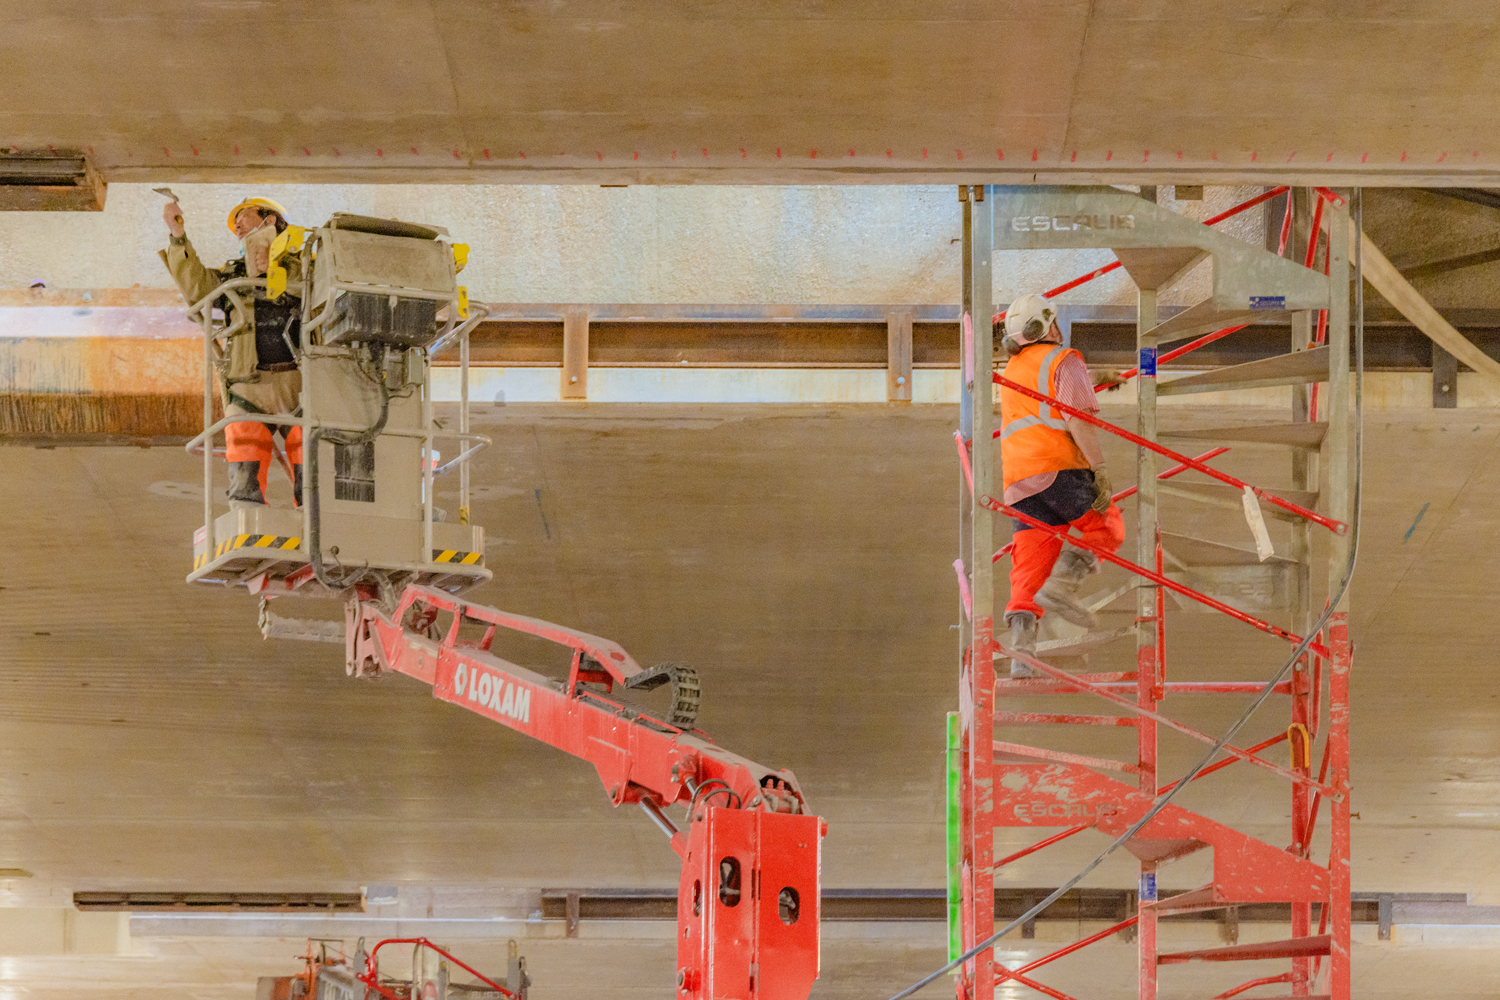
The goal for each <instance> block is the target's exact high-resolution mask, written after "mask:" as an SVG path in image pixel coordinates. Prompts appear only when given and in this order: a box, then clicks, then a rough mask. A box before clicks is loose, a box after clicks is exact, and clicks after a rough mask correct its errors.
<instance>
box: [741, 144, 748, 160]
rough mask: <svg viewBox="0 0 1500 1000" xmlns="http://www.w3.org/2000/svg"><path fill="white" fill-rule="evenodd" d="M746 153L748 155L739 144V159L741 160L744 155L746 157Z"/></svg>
mask: <svg viewBox="0 0 1500 1000" xmlns="http://www.w3.org/2000/svg"><path fill="white" fill-rule="evenodd" d="M747 155H749V154H747V153H746V152H745V147H743V146H741V147H740V159H742V160H743V159H744V158H745V157H746V156H747Z"/></svg>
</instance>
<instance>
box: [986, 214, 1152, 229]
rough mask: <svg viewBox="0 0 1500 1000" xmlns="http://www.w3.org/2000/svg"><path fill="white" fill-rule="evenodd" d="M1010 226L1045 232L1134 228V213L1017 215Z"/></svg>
mask: <svg viewBox="0 0 1500 1000" xmlns="http://www.w3.org/2000/svg"><path fill="white" fill-rule="evenodd" d="M1010 228H1011V229H1013V230H1015V231H1016V232H1018V233H1044V232H1046V231H1047V230H1049V229H1052V230H1055V231H1057V232H1060V233H1071V232H1074V231H1075V230H1079V229H1089V230H1099V229H1134V228H1135V216H1133V215H1017V216H1015V217H1014V218H1012V219H1011V220H1010Z"/></svg>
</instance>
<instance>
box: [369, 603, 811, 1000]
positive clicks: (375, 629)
mask: <svg viewBox="0 0 1500 1000" xmlns="http://www.w3.org/2000/svg"><path fill="white" fill-rule="evenodd" d="M373 598H374V594H373V593H371V594H362V595H361V597H360V599H357V600H352V601H350V602H349V605H348V608H347V611H346V626H347V628H346V630H345V651H346V653H347V655H348V664H347V669H348V671H349V672H350V673H351V674H356V675H366V674H378V673H382V672H386V671H394V672H396V673H402V674H406V675H407V676H409V677H415V678H416V679H417V680H420V681H422V682H423V683H425V684H429V685H431V687H432V693H433V695H434V697H437V698H441V699H442V700H443V701H448V702H452V703H454V704H456V705H460V706H462V707H464V708H467V709H469V710H470V711H472V712H477V713H478V714H480V715H483V716H484V717H486V718H488V719H492V720H494V721H495V722H498V723H500V724H501V725H504V726H508V727H509V728H511V729H514V730H516V731H517V732H520V733H524V734H525V735H527V736H530V737H532V738H533V739H538V740H541V741H542V742H544V743H547V744H550V745H551V746H554V747H557V748H558V749H559V750H563V751H565V752H567V753H570V754H572V755H573V756H575V757H580V758H582V759H583V760H586V761H588V762H589V763H591V764H593V765H594V768H595V769H596V770H597V771H598V772H599V778H600V780H601V781H603V783H604V787H605V789H606V790H607V791H608V792H609V797H610V800H611V801H612V802H613V803H614V804H615V805H620V804H621V803H625V802H636V803H639V804H640V805H641V807H642V808H643V809H644V810H645V811H646V812H647V813H648V814H650V815H651V817H652V819H653V820H654V821H655V822H656V823H657V825H658V826H660V827H662V829H663V830H664V831H665V832H667V833H668V834H669V835H670V836H671V838H672V847H673V849H674V850H676V851H677V853H678V854H679V855H681V856H682V858H683V867H682V879H681V882H680V884H679V891H678V901H677V915H678V935H677V955H678V962H677V986H678V991H677V995H678V996H679V997H681V998H684V1000H692V998H708V997H712V998H714V1000H720V998H724V1000H738V998H744V1000H752V998H753V1000H806V997H807V995H808V992H809V991H810V990H811V989H812V983H813V980H815V979H817V977H818V922H819V916H820V914H819V910H820V906H819V903H820V896H821V887H820V885H819V870H820V864H819V859H820V852H821V849H822V837H823V834H824V832H825V828H824V824H823V822H822V820H820V819H819V818H818V817H816V816H813V815H810V814H809V811H808V808H807V803H806V800H805V799H804V798H803V796H802V790H801V789H800V788H799V787H798V785H797V779H796V777H795V776H794V775H793V774H792V773H791V772H790V771H787V770H780V771H773V770H771V769H770V768H767V767H764V766H763V765H760V764H757V763H755V762H753V761H750V760H746V759H745V758H743V757H740V756H738V755H737V754H733V753H730V752H728V751H727V750H724V749H722V748H720V747H718V746H716V745H715V744H714V743H713V742H712V741H711V740H710V739H709V738H708V737H707V736H706V735H705V734H704V733H702V732H699V731H698V730H691V731H689V730H685V729H682V728H679V727H677V726H673V725H671V724H669V723H667V722H663V721H661V720H659V719H654V718H652V717H650V716H648V715H645V714H644V713H641V712H639V711H637V710H636V709H633V708H630V707H627V706H625V705H623V704H621V703H618V702H615V701H612V700H610V699H608V698H606V697H604V696H602V695H600V694H598V693H596V692H595V691H594V690H591V689H588V688H585V687H584V686H583V685H584V684H585V683H587V682H592V683H596V684H603V685H604V687H605V688H606V690H608V691H612V690H613V684H614V683H615V682H616V681H619V682H629V681H630V679H631V678H632V677H637V676H638V675H644V674H646V673H649V671H642V670H641V668H640V666H639V665H638V664H636V662H635V661H634V660H632V659H631V658H630V656H629V654H627V653H626V652H625V651H624V650H623V649H621V648H620V647H619V646H618V645H616V644H615V643H613V642H610V641H609V640H607V639H600V638H598V637H597V636H592V635H588V634H586V633H583V632H577V631H574V630H572V629H567V628H564V627H562V626H560V625H554V624H551V623H550V622H543V621H539V620H537V619H534V618H525V617H521V616H518V615H510V614H506V613H504V612H501V611H497V610H495V609H494V608H488V607H484V606H482V605H476V604H469V603H467V602H466V601H464V600H463V599H461V598H457V597H454V596H452V595H450V594H445V593H442V592H440V591H435V590H430V589H428V588H425V587H418V586H410V587H407V589H406V591H405V592H404V593H403V594H402V595H401V600H400V602H399V604H398V605H397V606H396V609H395V611H394V613H392V614H387V613H386V612H384V611H382V610H381V609H380V608H379V607H378V606H377V605H376V604H375V603H373ZM443 613H448V614H451V615H452V621H451V622H450V623H449V624H448V627H447V631H446V634H445V635H444V636H443V638H441V639H434V638H431V637H430V631H431V629H432V628H433V626H434V624H435V623H436V622H437V619H438V616H439V615H440V614H443ZM464 621H470V622H478V623H481V624H483V625H485V626H486V628H485V632H484V635H483V638H481V639H479V640H473V639H463V638H460V635H459V631H460V625H461V624H462V623H463V622H464ZM497 628H509V629H513V630H516V631H520V632H525V633H528V634H530V635H535V636H539V637H541V638H544V639H549V640H551V641H553V642H557V643H559V644H561V645H565V646H568V647H570V648H572V649H573V665H572V668H571V670H570V672H569V678H568V681H567V683H566V684H564V683H563V682H561V681H558V680H554V679H552V678H549V677H544V676H543V675H541V674H538V673H535V672H533V671H531V670H527V669H525V668H524V667H519V666H517V665H515V664H514V663H510V662H508V661H506V660H503V659H501V658H500V657H498V656H496V655H494V654H493V653H491V652H490V645H491V643H492V642H493V640H494V636H495V631H496V629H497ZM677 802H682V803H685V804H686V805H687V806H688V817H689V827H688V829H687V830H678V829H677V828H676V827H675V825H674V824H673V823H672V822H671V820H669V819H668V818H667V817H666V816H665V815H664V814H663V813H662V811H661V810H662V809H663V808H664V807H666V806H670V805H672V804H674V803H677Z"/></svg>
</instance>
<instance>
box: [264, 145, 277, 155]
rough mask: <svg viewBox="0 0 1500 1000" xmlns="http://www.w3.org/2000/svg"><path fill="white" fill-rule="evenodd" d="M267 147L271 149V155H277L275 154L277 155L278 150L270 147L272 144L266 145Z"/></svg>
mask: <svg viewBox="0 0 1500 1000" xmlns="http://www.w3.org/2000/svg"><path fill="white" fill-rule="evenodd" d="M266 148H267V149H269V150H271V155H272V156H275V155H276V150H274V149H271V147H270V146H267V147H266Z"/></svg>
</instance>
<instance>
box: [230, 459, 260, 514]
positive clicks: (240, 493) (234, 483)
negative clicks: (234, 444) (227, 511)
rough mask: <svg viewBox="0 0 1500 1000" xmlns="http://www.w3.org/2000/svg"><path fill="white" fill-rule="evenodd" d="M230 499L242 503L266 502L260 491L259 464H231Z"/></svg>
mask: <svg viewBox="0 0 1500 1000" xmlns="http://www.w3.org/2000/svg"><path fill="white" fill-rule="evenodd" d="M229 499H230V500H238V501H240V502H241V503H258V504H264V503H265V502H266V497H265V494H263V493H262V492H261V491H260V463H259V462H230V463H229Z"/></svg>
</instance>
